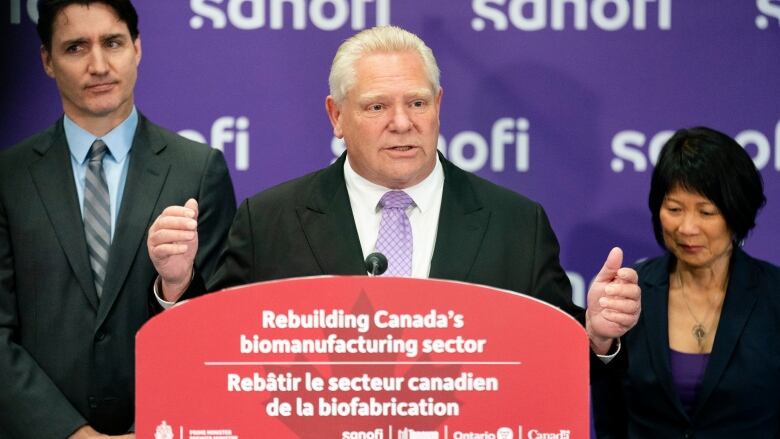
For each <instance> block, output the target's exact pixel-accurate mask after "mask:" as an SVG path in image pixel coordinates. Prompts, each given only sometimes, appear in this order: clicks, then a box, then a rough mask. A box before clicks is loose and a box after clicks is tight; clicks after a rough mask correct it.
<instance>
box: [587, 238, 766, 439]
mask: <svg viewBox="0 0 780 439" xmlns="http://www.w3.org/2000/svg"><path fill="white" fill-rule="evenodd" d="M671 263H672V258H671V257H670V256H668V255H667V256H664V257H661V258H657V259H653V260H650V261H646V262H644V263H642V264H640V265H639V266H638V267H637V271H638V273H639V283H640V286H641V288H642V315H641V316H640V318H639V322H638V323H637V325H636V326H635V327H634V328H633V329H632V330H631V331H629V332H628V333H627V334H626V336H625V337H624V338H623V349H625V350H626V351H627V353H628V355H627V357H626V360H627V363H624V364H623V367H622V368H618V370H619V373H616V374H612V375H611V376H608V377H604V379H603V380H601V381H599V382H598V383H594V384H593V403H594V412H595V416H596V425H597V430H598V432H599V437H604V438H607V437H617V438H623V437H631V438H683V437H696V438H743V439H747V438H777V437H780V341H778V336H780V268H778V267H776V266H774V265H772V264H769V263H767V262H764V261H760V260H757V259H753V258H751V257H750V256H748V255H747V254H746V253H744V252H743V251H742V250H740V249H736V250H735V251H734V255H733V256H732V261H731V274H730V277H729V285H728V289H727V291H726V298H725V301H724V303H723V309H722V312H721V317H720V322H719V324H718V329H717V333H716V334H715V344H714V346H713V348H712V353H711V354H710V359H709V363H708V365H707V369H706V371H705V373H704V378H703V381H702V383H701V387H700V389H699V391H698V395H697V397H696V402H695V404H694V408H693V410H692V412H691V413H690V414H689V413H686V411H685V410H684V409H683V406H682V404H681V402H680V398H679V397H678V395H677V391H676V390H675V388H674V384H673V382H672V372H671V366H670V362H669V336H668V334H669V331H668V292H669V267H670V264H671Z"/></svg>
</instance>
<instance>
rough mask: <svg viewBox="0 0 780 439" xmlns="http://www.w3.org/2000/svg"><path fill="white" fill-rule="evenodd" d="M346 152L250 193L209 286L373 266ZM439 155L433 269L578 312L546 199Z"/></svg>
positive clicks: (444, 276)
mask: <svg viewBox="0 0 780 439" xmlns="http://www.w3.org/2000/svg"><path fill="white" fill-rule="evenodd" d="M345 157H346V155H342V156H341V158H340V159H338V160H337V161H336V162H335V163H334V164H332V165H331V166H329V167H327V168H325V169H322V170H320V171H317V172H314V173H311V174H308V175H305V176H303V177H300V178H298V179H295V180H292V181H289V182H287V183H283V184H281V185H279V186H276V187H273V188H271V189H268V190H266V191H264V192H261V193H259V194H257V195H255V196H254V197H252V198H250V199H248V200H246V201H245V202H244V203H243V204H242V205H241V206H240V208H239V210H238V213H237V215H236V220H235V222H234V224H233V226H232V228H231V230H230V234H229V236H228V244H227V248H226V251H225V253H224V254H223V256H224V257H223V258H222V259H221V263H220V264H219V267H218V268H217V272H216V273H215V275H214V277H213V278H212V280H211V282H210V283H209V287H208V290H209V291H215V290H218V289H222V288H226V287H229V286H234V285H243V284H247V283H252V282H257V281H264V280H271V279H281V278H289V277H297V276H317V275H323V274H334V275H336V274H340V275H360V274H366V270H365V268H364V262H363V252H362V250H361V246H360V241H359V239H358V234H357V229H356V228H355V220H354V217H353V215H352V209H351V207H350V202H349V197H348V195H347V188H346V184H345V182H344V160H345ZM440 159H441V161H442V165H443V168H444V191H443V196H442V204H441V213H440V215H439V226H438V232H437V236H436V245H435V248H434V253H433V260H432V261H431V271H430V277H431V278H439V279H452V280H459V281H466V282H472V283H477V284H483V285H489V286H493V287H498V288H504V289H508V290H513V291H518V292H522V293H526V294H530V295H532V296H536V297H538V298H540V299H542V300H544V301H546V302H549V303H552V304H554V305H557V306H559V307H561V308H562V309H564V310H565V311H567V312H569V313H572V314H578V313H580V311H581V310H580V309H579V308H577V307H576V306H575V305H574V304H573V303H572V301H571V286H570V284H569V280H568V278H567V277H566V274H565V272H564V271H563V269H562V268H561V266H560V263H559V261H558V241H557V239H556V238H555V235H554V234H553V232H552V229H551V228H550V223H549V221H548V219H547V216H546V215H545V213H544V210H543V209H542V207H541V206H540V205H539V204H537V203H535V202H533V201H531V200H529V199H527V198H525V197H523V196H521V195H518V194H516V193H514V192H511V191H509V190H507V189H504V188H502V187H499V186H496V185H494V184H492V183H490V182H488V181H486V180H483V179H481V178H479V177H477V176H475V175H473V174H470V173H467V172H465V171H463V170H461V169H459V168H457V167H456V166H455V165H453V164H452V163H450V162H449V161H447V160H446V159H444V157H440ZM200 288H202V286H201V287H200Z"/></svg>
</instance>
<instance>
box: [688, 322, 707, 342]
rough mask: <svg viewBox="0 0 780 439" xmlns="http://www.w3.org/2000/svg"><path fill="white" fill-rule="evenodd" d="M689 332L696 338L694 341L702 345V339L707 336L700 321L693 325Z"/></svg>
mask: <svg viewBox="0 0 780 439" xmlns="http://www.w3.org/2000/svg"><path fill="white" fill-rule="evenodd" d="M691 333H692V334H693V338H695V339H696V342H697V343H699V346H702V345H704V339H705V338H707V331H705V330H704V326H702V324H701V323H697V324H695V325H693V328H692V329H691Z"/></svg>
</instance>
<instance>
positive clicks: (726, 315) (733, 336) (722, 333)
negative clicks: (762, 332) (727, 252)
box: [694, 248, 758, 414]
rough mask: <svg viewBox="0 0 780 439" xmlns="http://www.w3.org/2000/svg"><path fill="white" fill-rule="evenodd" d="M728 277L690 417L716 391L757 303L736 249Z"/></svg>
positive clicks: (743, 256) (748, 273) (748, 271)
mask: <svg viewBox="0 0 780 439" xmlns="http://www.w3.org/2000/svg"><path fill="white" fill-rule="evenodd" d="M730 272H731V277H730V279H729V285H728V288H727V289H726V298H725V299H724V302H723V308H722V310H721V318H720V321H719V322H718V329H717V332H716V333H715V341H714V344H713V346H712V353H711V354H710V359H709V362H708V363H707V370H706V371H705V372H704V378H703V379H702V383H701V387H700V389H699V393H698V395H697V397H696V406H695V408H694V414H695V413H697V412H698V411H699V410H701V408H702V406H703V405H704V403H705V402H706V401H707V398H709V397H710V395H711V394H712V391H713V390H714V389H715V387H717V385H718V383H719V382H720V378H721V376H722V375H723V371H724V370H725V369H726V366H727V365H728V362H729V359H730V358H731V355H732V354H733V353H734V348H735V347H736V345H737V343H738V342H739V338H740V337H741V336H742V331H743V329H744V328H745V324H746V323H747V321H748V318H749V317H750V313H751V312H752V311H753V308H754V306H755V304H756V300H757V299H758V288H756V286H757V283H756V279H758V276H754V275H753V273H752V267H751V266H750V264H749V261H748V257H747V255H746V254H745V253H744V252H742V250H740V249H738V248H737V249H735V250H734V256H733V259H732V266H731V267H730Z"/></svg>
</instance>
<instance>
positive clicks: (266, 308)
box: [136, 276, 589, 439]
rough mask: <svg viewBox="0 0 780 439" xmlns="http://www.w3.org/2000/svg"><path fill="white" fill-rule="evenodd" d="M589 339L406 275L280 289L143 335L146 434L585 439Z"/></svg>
mask: <svg viewBox="0 0 780 439" xmlns="http://www.w3.org/2000/svg"><path fill="white" fill-rule="evenodd" d="M588 355H589V354H588V341H587V336H586V334H585V331H584V330H583V329H582V327H581V326H580V325H579V324H578V323H577V322H576V321H575V320H574V319H572V318H571V317H569V316H568V315H567V314H565V313H563V312H561V311H559V310H558V309H557V308H555V307H552V306H550V305H548V304H546V303H544V302H541V301H538V300H536V299H533V298H530V297H528V296H523V295H520V294H516V293H512V292H508V291H502V290H498V289H494V288H488V287H482V286H477V285H472V284H466V283H459V282H450V281H440V280H422V279H405V278H370V277H365V276H359V277H357V276H356V277H320V278H302V279H290V280H284V281H277V282H266V283H258V284H253V285H248V286H244V287H239V288H233V289H229V290H225V291H222V292H219V293H215V294H210V295H207V296H204V297H201V298H198V299H194V300H192V301H190V302H188V303H185V304H182V305H181V306H178V307H175V308H174V309H171V310H168V311H166V312H164V313H162V314H161V315H159V316H157V317H155V318H154V319H152V320H150V321H149V322H148V323H147V324H146V325H145V326H144V327H143V328H142V329H141V330H140V331H139V333H138V336H137V338H136V374H137V376H136V390H137V394H136V409H137V412H136V432H137V435H138V437H139V438H154V439H174V438H176V439H226V438H243V439H254V438H342V439H388V438H390V439H429V438H438V439H450V438H451V439H491V438H493V439H515V438H548V439H551V438H561V439H568V438H585V437H587V435H588V434H589V430H588V428H589V427H588V396H587V395H588V393H587V392H588Z"/></svg>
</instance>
